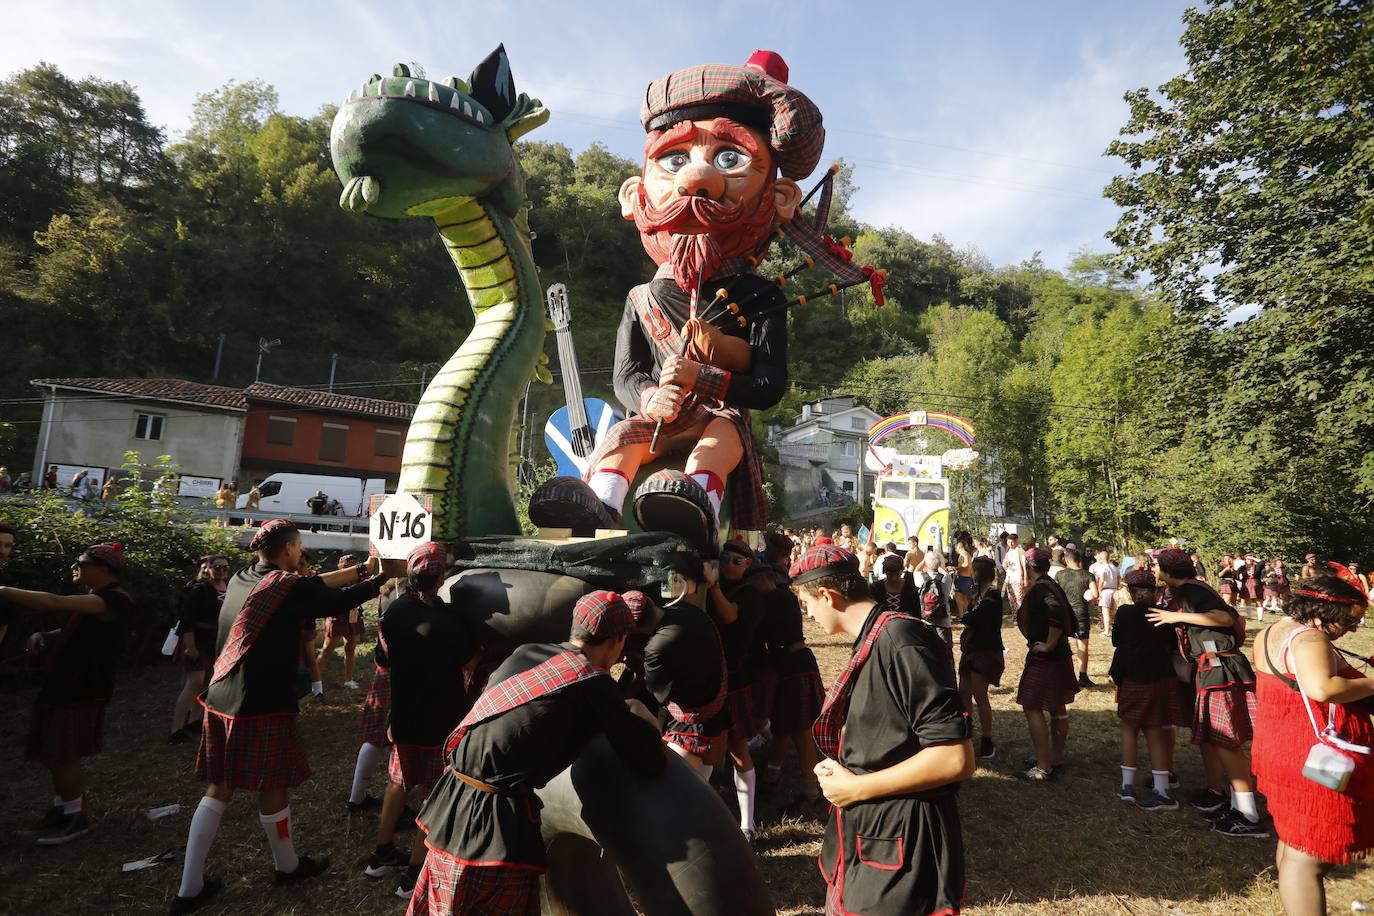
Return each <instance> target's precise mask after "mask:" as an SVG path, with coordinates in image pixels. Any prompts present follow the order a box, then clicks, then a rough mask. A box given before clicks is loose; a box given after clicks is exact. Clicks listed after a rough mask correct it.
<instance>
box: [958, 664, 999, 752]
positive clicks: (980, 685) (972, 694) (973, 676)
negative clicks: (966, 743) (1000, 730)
mask: <svg viewBox="0 0 1374 916" xmlns="http://www.w3.org/2000/svg"><path fill="white" fill-rule="evenodd" d="M959 694H960V695H961V696H962V697H963V698H964V708H965V709H971V708H974V707H975V706H976V707H977V709H978V736H979V737H980V738H991V737H992V704H991V703H990V702H988V679H987V678H985V677H983V676H982V675H981V674H979V673H978V672H976V671H969V672H967V673H966V674H965V675H964V676H963V677H962V678H960V679H959Z"/></svg>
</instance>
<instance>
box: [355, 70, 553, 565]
mask: <svg viewBox="0 0 1374 916" xmlns="http://www.w3.org/2000/svg"><path fill="white" fill-rule="evenodd" d="M548 117H549V114H548V111H547V110H545V108H544V107H543V105H541V104H540V103H539V101H538V100H536V99H531V98H530V97H529V96H527V95H524V94H523V93H521V94H519V95H516V93H515V89H514V82H513V81H512V79H511V75H510V68H509V64H508V63H507V62H506V56H505V53H504V51H503V50H501V49H498V50H497V52H496V53H494V54H493V55H492V56H491V57H489V58H488V59H487V60H486V61H484V62H483V64H482V65H481V66H479V67H478V68H477V70H475V71H474V72H473V75H472V79H471V85H469V84H468V83H465V82H463V81H462V80H460V79H458V78H456V77H450V78H449V79H448V80H447V81H445V82H434V81H431V80H425V79H419V78H416V77H414V76H412V75H411V73H410V71H409V68H407V67H406V66H405V65H403V64H398V65H397V66H396V68H395V70H394V71H393V75H392V76H390V77H382V76H377V75H374V76H373V77H372V78H371V79H369V80H368V81H367V82H365V83H363V85H362V88H361V90H360V91H359V90H355V91H354V92H353V93H350V95H349V98H348V99H347V100H346V101H345V102H344V104H343V107H342V108H340V109H339V113H338V115H337V116H336V117H335V119H334V125H333V130H332V131H331V135H330V151H331V153H332V155H333V158H334V167H335V169H336V170H337V171H338V173H339V178H340V180H342V181H343V183H344V190H343V195H342V196H341V197H340V199H339V202H340V204H341V205H342V206H343V207H344V208H345V209H348V210H354V211H366V212H367V213H369V214H372V215H374V216H381V217H390V218H406V217H429V218H431V219H433V220H434V222H435V224H436V225H437V226H438V228H439V234H440V235H441V236H442V237H443V240H444V245H445V247H447V249H448V252H449V256H450V257H451V258H452V259H453V263H454V265H455V266H456V267H457V268H458V273H459V274H460V275H461V277H462V279H463V286H464V287H465V288H466V290H467V295H468V301H469V302H470V303H471V304H472V308H473V312H474V314H475V322H474V325H473V328H472V332H471V333H470V334H469V335H468V337H467V339H466V340H464V341H463V344H462V346H460V347H459V348H458V351H457V352H456V353H454V354H453V356H452V357H451V358H450V359H449V361H448V362H447V363H446V364H445V365H444V367H443V368H442V369H441V370H440V371H439V373H438V374H437V375H436V376H435V377H434V380H433V381H432V382H431V383H430V385H429V387H428V389H426V391H425V393H424V396H423V397H422V398H421V399H420V404H419V407H418V408H417V409H416V411H415V417H414V419H413V420H412V421H411V424H410V431H409V433H408V434H407V436H406V444H405V451H404V452H403V454H402V458H401V479H400V489H402V490H404V491H406V492H409V493H415V494H429V495H431V496H432V497H433V500H434V509H433V511H434V538H435V539H436V540H445V541H452V540H456V539H458V538H460V537H474V536H479V535H488V534H519V533H520V526H519V523H518V522H517V520H516V514H515V505H514V500H513V499H512V496H511V487H510V481H509V455H510V431H511V426H512V423H513V421H514V419H515V410H516V405H517V403H518V401H519V397H520V392H521V391H523V389H524V385H525V383H526V382H527V381H528V380H529V379H530V377H531V376H532V375H537V376H538V377H539V378H540V379H541V380H543V381H551V377H550V375H549V371H548V368H547V366H546V365H545V363H546V362H547V359H548V357H547V356H546V355H545V354H544V353H543V341H544V311H543V297H542V295H541V290H540V286H539V278H538V274H537V272H536V270H535V267H534V260H533V258H532V257H531V255H530V247H529V227H528V223H527V220H526V214H525V208H526V207H527V202H526V199H525V191H524V177H523V175H522V173H521V171H520V165H519V163H518V162H517V161H516V158H515V154H514V152H513V151H512V149H511V144H512V142H513V141H514V140H515V139H516V138H518V137H520V136H521V135H523V134H525V133H527V132H529V131H530V130H533V129H534V128H535V127H538V126H539V125H540V124H543V123H544V122H545V121H547V120H548Z"/></svg>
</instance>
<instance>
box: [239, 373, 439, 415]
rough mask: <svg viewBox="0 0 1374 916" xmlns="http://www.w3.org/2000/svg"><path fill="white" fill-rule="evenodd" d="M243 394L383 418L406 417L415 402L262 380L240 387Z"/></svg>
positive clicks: (274, 402)
mask: <svg viewBox="0 0 1374 916" xmlns="http://www.w3.org/2000/svg"><path fill="white" fill-rule="evenodd" d="M243 394H244V395H245V396H246V397H247V398H248V400H249V401H268V402H270V403H273V404H294V405H296V406H298V407H313V408H316V409H318V410H327V411H329V412H331V413H344V414H353V415H355V416H363V417H378V418H381V419H384V420H409V419H410V418H411V416H413V415H414V413H415V405H414V404H410V403H407V402H405V401H382V400H378V399H377V398H360V397H357V396H356V395H351V394H333V393H331V392H328V391H316V390H314V389H311V388H285V387H282V386H281V385H269V384H267V383H266V382H254V383H253V384H252V385H249V386H248V387H247V388H245V389H244V390H243Z"/></svg>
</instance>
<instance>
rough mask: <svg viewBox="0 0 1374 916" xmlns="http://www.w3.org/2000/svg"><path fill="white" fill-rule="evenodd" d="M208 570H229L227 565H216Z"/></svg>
mask: <svg viewBox="0 0 1374 916" xmlns="http://www.w3.org/2000/svg"><path fill="white" fill-rule="evenodd" d="M210 568H211V569H215V570H225V569H228V568H229V564H228V563H216V564H215V565H213V566H211V567H210Z"/></svg>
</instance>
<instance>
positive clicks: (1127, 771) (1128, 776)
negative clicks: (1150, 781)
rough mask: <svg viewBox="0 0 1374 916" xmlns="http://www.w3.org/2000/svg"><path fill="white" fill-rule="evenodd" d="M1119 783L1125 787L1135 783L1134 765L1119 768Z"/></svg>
mask: <svg viewBox="0 0 1374 916" xmlns="http://www.w3.org/2000/svg"><path fill="white" fill-rule="evenodd" d="M1121 784H1122V785H1123V786H1127V787H1130V786H1134V785H1135V767H1122V768H1121Z"/></svg>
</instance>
